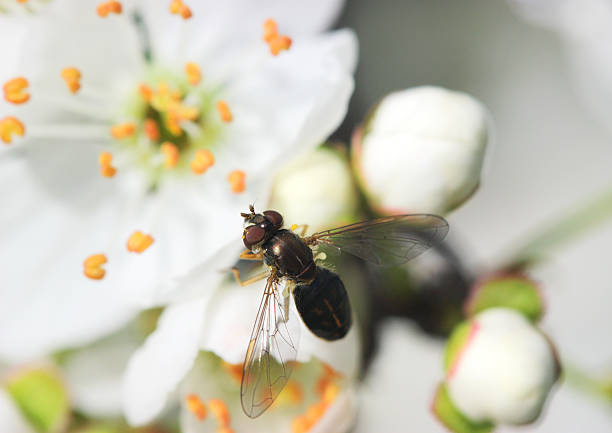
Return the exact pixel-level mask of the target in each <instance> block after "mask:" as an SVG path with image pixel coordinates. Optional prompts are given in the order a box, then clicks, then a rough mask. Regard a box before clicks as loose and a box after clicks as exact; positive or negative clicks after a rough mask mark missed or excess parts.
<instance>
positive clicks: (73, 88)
mask: <svg viewBox="0 0 612 433" xmlns="http://www.w3.org/2000/svg"><path fill="white" fill-rule="evenodd" d="M60 75H61V76H62V78H63V79H64V81H65V82H66V85H67V86H68V90H70V93H76V92H78V91H79V89H80V88H81V82H80V81H81V71H79V70H78V69H77V68H75V67H69V68H64V69H62V73H61V74H60Z"/></svg>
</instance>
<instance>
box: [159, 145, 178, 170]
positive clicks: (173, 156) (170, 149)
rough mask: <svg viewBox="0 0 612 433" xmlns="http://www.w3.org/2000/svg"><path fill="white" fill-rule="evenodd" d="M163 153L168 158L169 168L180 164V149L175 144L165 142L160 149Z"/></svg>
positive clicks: (166, 163)
mask: <svg viewBox="0 0 612 433" xmlns="http://www.w3.org/2000/svg"><path fill="white" fill-rule="evenodd" d="M160 149H161V151H162V153H163V154H164V156H165V157H166V160H165V165H166V167H168V168H172V167H174V166H176V164H178V160H179V149H178V147H176V145H175V144H173V143H170V142H169V141H165V142H163V143H162V145H161V147H160Z"/></svg>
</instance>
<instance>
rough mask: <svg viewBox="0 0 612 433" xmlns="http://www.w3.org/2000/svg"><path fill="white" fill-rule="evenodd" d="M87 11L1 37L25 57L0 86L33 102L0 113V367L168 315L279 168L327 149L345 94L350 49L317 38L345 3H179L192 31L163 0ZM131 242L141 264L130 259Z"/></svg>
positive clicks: (82, 0) (64, 3)
mask: <svg viewBox="0 0 612 433" xmlns="http://www.w3.org/2000/svg"><path fill="white" fill-rule="evenodd" d="M99 4H100V2H99V1H91V0H55V1H53V2H52V3H51V4H50V5H49V6H48V7H46V8H45V11H44V13H41V14H38V15H36V16H33V17H29V19H28V21H27V22H25V23H23V25H25V26H27V27H26V28H27V32H22V33H20V34H19V35H17V34H14V35H13V34H10V35H11V36H15V37H14V38H9V37H3V38H1V39H3V41H2V44H7V45H11V46H15V47H17V50H16V51H18V53H19V56H18V59H19V60H20V61H19V63H18V64H15V62H12V61H7V62H6V64H5V65H3V66H2V67H0V82H2V83H7V82H8V81H9V80H11V79H13V78H16V77H24V78H26V79H27V81H28V86H27V87H26V88H25V90H20V87H19V86H20V85H21V84H20V82H19V81H17V82H12V83H13V85H16V86H17V89H16V90H15V88H9V90H10V91H11V92H13V93H12V94H11V95H8V96H9V99H13V101H19V99H20V97H21V96H23V94H24V91H25V92H26V93H27V94H30V95H31V98H30V100H28V101H27V102H25V103H21V104H8V103H6V102H4V103H3V104H2V105H1V106H0V110H2V115H0V121H1V120H2V119H4V117H5V115H6V116H9V117H14V118H15V119H17V120H18V121H19V122H21V123H22V124H23V125H24V126H25V136H24V137H20V136H19V135H16V134H12V135H11V138H12V144H10V145H9V146H4V145H2V147H5V148H4V149H0V151H1V153H0V180H1V182H0V195H1V196H2V197H3V203H4V209H5V210H6V211H3V212H2V215H1V216H0V223H1V224H0V226H1V227H2V232H0V237H2V246H1V247H0V261H2V263H5V264H8V266H5V267H4V268H3V272H2V275H1V276H0V283H1V284H0V287H1V288H0V297H1V298H2V303H1V304H0V327H1V328H2V329H3V330H4V331H3V332H2V334H1V337H0V358H4V359H7V360H9V361H14V362H17V361H22V360H26V359H33V358H36V357H38V356H40V355H42V354H44V353H48V352H50V351H53V350H56V349H58V348H62V347H67V346H70V347H73V346H78V345H81V344H84V343H87V342H90V341H92V340H94V339H96V338H99V337H100V336H103V335H106V334H108V333H109V332H112V331H114V330H116V329H118V328H120V327H121V326H122V325H123V324H125V323H126V322H127V321H128V320H129V319H130V318H131V317H133V316H134V314H136V312H137V311H138V310H139V309H140V308H141V307H142V306H148V305H154V304H157V303H160V302H163V301H164V300H165V299H164V293H163V292H160V291H159V286H160V284H162V285H163V284H164V283H166V282H167V281H168V280H169V279H170V278H172V277H176V276H179V275H182V274H184V273H186V272H187V271H188V270H189V269H191V268H193V267H194V266H195V265H196V264H198V263H201V262H203V261H205V260H206V259H209V258H210V257H212V256H213V255H215V254H216V252H217V251H218V250H219V249H220V248H221V246H222V245H224V244H225V243H226V242H228V241H229V240H230V239H231V237H232V236H233V235H234V233H235V230H236V227H240V225H241V222H242V221H241V219H240V215H239V212H240V211H241V210H242V211H243V210H244V209H245V207H246V206H247V205H248V204H249V203H252V202H255V201H256V200H264V201H265V200H266V192H267V191H268V188H267V186H266V183H267V181H268V177H269V175H270V173H271V172H273V170H274V169H275V168H276V167H277V165H278V163H279V162H281V161H284V160H286V159H288V158H289V157H291V156H294V155H298V154H300V153H301V152H303V151H306V150H308V149H309V148H312V147H314V146H316V145H318V144H319V143H320V142H322V141H323V140H324V139H325V138H326V137H327V135H328V134H329V133H330V132H331V131H332V130H333V129H334V128H335V127H336V126H337V125H338V124H339V122H340V121H341V119H342V118H343V116H344V113H345V111H346V108H347V102H348V98H349V96H350V94H351V91H352V87H353V81H352V77H351V72H352V69H353V67H354V63H355V57H356V41H355V37H354V35H353V34H352V33H351V32H350V31H346V30H344V31H337V32H333V33H327V34H318V32H319V31H321V30H322V29H324V28H325V26H327V25H328V24H329V23H330V21H331V20H332V19H333V16H334V14H335V13H336V12H337V11H338V9H339V6H340V2H339V1H328V0H325V1H319V2H317V3H316V5H313V4H312V3H309V7H308V8H306V7H305V6H303V5H302V3H301V2H294V1H280V0H279V1H271V2H265V3H264V4H260V3H254V2H251V1H244V0H234V1H228V2H221V3H219V2H209V1H197V2H196V1H193V2H188V1H185V2H183V5H188V7H189V8H190V12H191V14H192V17H191V18H189V19H183V18H182V17H181V16H180V14H178V15H177V14H171V13H170V12H169V10H168V2H167V1H161V0H160V1H155V2H153V1H147V2H142V3H141V4H140V7H137V6H138V5H135V6H134V7H132V5H131V4H128V3H125V4H124V6H123V11H122V13H119V14H117V13H108V14H107V15H106V16H105V17H101V16H99V15H98V13H99V12H100V11H99V10H98V13H96V11H97V7H98V6H99ZM293 8H297V9H295V10H294V9H293ZM135 17H136V18H135ZM270 17H272V18H274V19H276V23H277V25H278V28H277V30H276V31H277V34H276V36H278V38H281V39H282V37H283V36H284V35H288V36H290V37H291V38H292V40H293V43H292V45H291V46H290V48H289V49H288V50H284V51H282V52H280V53H278V55H277V56H274V55H272V54H271V52H270V47H269V46H268V45H267V44H266V43H265V42H264V41H263V40H262V35H263V30H262V29H263V27H262V25H263V23H264V22H265V20H266V19H267V18H270ZM5 22H6V23H7V26H8V25H13V24H14V22H13V21H12V18H11V17H10V16H0V29H2V30H1V31H2V32H4V29H5V28H8V27H5ZM137 23H140V24H137ZM19 24H22V23H21V22H19ZM267 25H268V27H269V25H270V23H268V24H267ZM268 33H269V32H268ZM26 34H27V35H26ZM26 36H27V37H26ZM273 36H274V35H273ZM276 36H274V37H276ZM283 40H284V39H283ZM148 55H150V59H151V60H150V61H149V60H148V57H147V56H148ZM8 60H11V59H8ZM189 62H193V63H194V64H193V65H188V63H189ZM9 63H10V64H9ZM186 68H187V71H186ZM15 83H16V84H15ZM142 84H145V86H141V85H142ZM11 89H12V90H11ZM15 92H16V93H15ZM72 92H76V93H74V94H73V93H72ZM5 96H6V95H5ZM117 125H119V127H118V128H114V129H113V130H112V134H114V136H115V137H118V139H113V137H112V136H111V127H112V126H117ZM5 126H6V125H5ZM9 126H10V128H13V127H14V124H10V125H9ZM1 129H2V125H0V132H1ZM156 131H157V132H159V133H160V134H157V132H156ZM173 131H174V132H173ZM175 134H177V135H175ZM157 135H160V136H159V137H156V136H157ZM121 137H124V138H121ZM165 141H172V142H173V144H174V147H173V146H172V145H165V146H162V144H164V143H163V142H165ZM206 151H210V152H211V153H212V155H213V156H214V164H213V161H212V159H211V158H210V154H209V153H207V152H206ZM177 156H178V162H177V160H176V157H177ZM194 160H195V161H194ZM175 163H176V165H174V164H175ZM211 164H212V166H211ZM191 165H193V166H191ZM192 170H193V171H194V172H192ZM204 170H206V172H205V173H203V174H202V172H203V171H204ZM195 172H197V173H198V174H196V173H195ZM231 173H233V174H231ZM105 176H112V177H105ZM229 178H231V181H230V180H228V179H229ZM137 231H141V233H140V234H138V233H136V232H137ZM132 235H134V236H135V237H134V238H131V246H130V249H131V250H141V251H142V250H144V249H146V251H144V252H142V254H136V253H128V252H127V251H126V246H125V245H126V242H127V241H128V238H130V237H131V236H132ZM146 235H150V236H152V239H153V240H154V242H153V243H152V245H150V246H148V248H145V247H146V246H147V244H146V242H147V241H150V239H148V238H147V236H146ZM97 253H99V254H104V255H105V257H103V256H94V257H93V258H92V259H91V260H90V261H88V262H87V263H86V264H85V265H84V260H85V259H86V258H87V257H89V256H90V255H93V254H97ZM105 258H106V259H107V260H108V262H107V263H102V262H104V259H105ZM84 266H85V267H84ZM102 269H104V270H105V271H106V274H105V275H103V274H104V272H103V271H102ZM83 272H85V273H86V274H87V275H89V276H90V277H96V278H97V277H101V276H104V278H103V279H101V280H97V281H94V280H92V279H88V278H86V277H85V276H84V275H83Z"/></svg>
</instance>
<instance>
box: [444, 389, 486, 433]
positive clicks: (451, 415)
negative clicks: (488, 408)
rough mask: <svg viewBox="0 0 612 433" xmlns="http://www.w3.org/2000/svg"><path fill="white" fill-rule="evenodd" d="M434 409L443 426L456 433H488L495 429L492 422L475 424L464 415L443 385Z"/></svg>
mask: <svg viewBox="0 0 612 433" xmlns="http://www.w3.org/2000/svg"><path fill="white" fill-rule="evenodd" d="M432 409H433V413H434V415H436V416H437V417H438V419H439V420H440V421H441V422H442V424H444V425H445V426H446V427H447V428H448V429H449V430H451V431H453V432H455V433H488V432H490V431H492V430H493V429H494V428H495V425H494V424H492V423H490V422H474V421H471V420H470V419H468V418H467V417H466V416H465V415H463V414H462V413H461V412H460V411H459V409H457V408H456V407H455V405H454V404H453V402H452V401H451V399H450V396H449V395H448V391H447V389H446V386H444V385H443V384H442V385H440V386H439V387H438V390H437V391H436V395H435V397H434V401H433V407H432Z"/></svg>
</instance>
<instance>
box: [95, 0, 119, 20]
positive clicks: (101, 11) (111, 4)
mask: <svg viewBox="0 0 612 433" xmlns="http://www.w3.org/2000/svg"><path fill="white" fill-rule="evenodd" d="M96 11H97V12H98V15H99V16H100V17H102V18H106V17H107V16H108V14H110V13H114V14H120V13H121V12H122V11H123V7H122V6H121V3H119V2H118V1H107V2H103V3H100V4H99V5H98V7H97V8H96Z"/></svg>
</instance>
